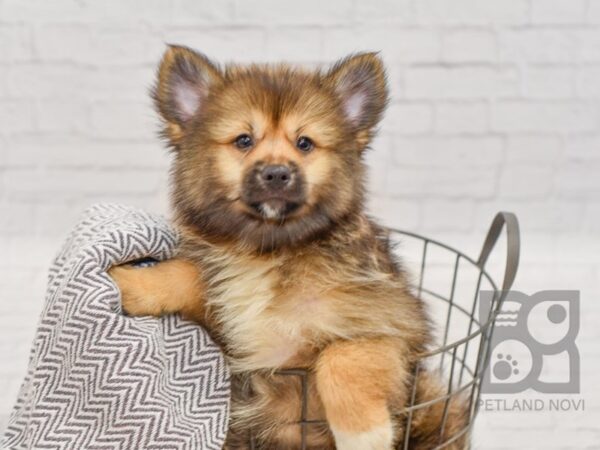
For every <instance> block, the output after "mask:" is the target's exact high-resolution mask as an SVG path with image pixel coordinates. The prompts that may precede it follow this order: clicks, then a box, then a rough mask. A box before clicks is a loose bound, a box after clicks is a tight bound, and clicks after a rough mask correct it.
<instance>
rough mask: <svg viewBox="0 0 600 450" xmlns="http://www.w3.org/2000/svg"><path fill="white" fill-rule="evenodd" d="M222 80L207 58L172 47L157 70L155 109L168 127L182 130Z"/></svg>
mask: <svg viewBox="0 0 600 450" xmlns="http://www.w3.org/2000/svg"><path fill="white" fill-rule="evenodd" d="M221 81H222V76H221V73H220V71H219V69H218V67H217V66H216V65H215V64H213V63H212V62H211V61H210V60H209V59H208V58H207V57H206V56H204V55H202V54H201V53H198V52H195V51H193V50H191V49H189V48H186V47H181V46H175V45H171V46H169V48H168V49H167V51H166V52H165V54H164V56H163V59H162V61H161V63H160V66H159V69H158V80H157V82H156V86H155V88H154V91H153V97H154V101H155V104H156V108H157V109H158V111H159V112H160V114H161V115H162V117H163V119H164V120H165V121H166V122H167V124H168V126H169V128H175V129H179V130H181V128H183V127H185V125H186V124H187V123H188V122H189V121H190V119H191V118H192V117H194V115H195V114H196V113H197V112H198V111H199V110H200V108H202V106H203V102H205V101H206V98H207V97H208V93H209V92H210V90H211V89H212V88H213V87H214V86H215V85H216V84H217V83H220V82H221Z"/></svg>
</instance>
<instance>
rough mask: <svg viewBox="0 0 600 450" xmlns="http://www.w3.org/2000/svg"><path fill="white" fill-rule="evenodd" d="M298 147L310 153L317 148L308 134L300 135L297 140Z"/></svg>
mask: <svg viewBox="0 0 600 450" xmlns="http://www.w3.org/2000/svg"><path fill="white" fill-rule="evenodd" d="M296 147H297V148H298V150H301V151H303V152H306V153H308V152H310V151H311V150H312V149H313V148H315V144H314V142H313V141H311V140H310V139H309V138H307V137H306V136H300V137H299V138H298V140H297V141H296Z"/></svg>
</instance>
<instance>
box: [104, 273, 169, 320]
mask: <svg viewBox="0 0 600 450" xmlns="http://www.w3.org/2000/svg"><path fill="white" fill-rule="evenodd" d="M149 272H150V271H149V270H148V269H144V268H137V267H134V266H131V265H123V266H115V267H112V268H111V269H110V270H109V271H108V274H109V275H110V277H111V278H112V279H113V281H114V282H115V284H116V285H117V287H118V288H119V291H120V292H121V305H122V306H123V310H124V311H125V312H126V313H127V314H129V315H131V316H145V315H159V314H160V309H159V310H157V308H156V302H155V301H154V299H153V297H154V295H155V292H153V289H152V286H151V284H152V283H150V282H149V277H151V276H152V274H151V273H149Z"/></svg>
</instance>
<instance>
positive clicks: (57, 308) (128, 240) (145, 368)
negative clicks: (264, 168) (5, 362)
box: [0, 205, 229, 450]
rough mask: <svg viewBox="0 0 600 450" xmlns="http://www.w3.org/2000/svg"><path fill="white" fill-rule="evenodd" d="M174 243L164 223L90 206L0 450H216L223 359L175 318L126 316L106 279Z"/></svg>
mask: <svg viewBox="0 0 600 450" xmlns="http://www.w3.org/2000/svg"><path fill="white" fill-rule="evenodd" d="M176 241H177V236H176V234H175V233H174V231H173V230H172V229H171V228H170V226H169V225H168V223H167V222H166V221H165V220H164V219H162V218H160V217H156V216H152V215H149V214H147V213H144V212H141V211H138V210H134V209H131V208H126V207H122V206H117V205H98V206H94V207H92V208H90V209H89V210H88V211H87V212H86V213H85V214H84V217H83V218H82V220H81V222H80V223H79V224H78V225H77V226H76V228H75V229H74V231H73V232H72V233H71V235H70V237H69V238H68V240H67V242H66V244H65V245H64V247H63V249H62V251H61V252H60V253H59V255H58V256H57V258H56V260H55V261H54V263H53V265H52V267H51V269H50V275H49V281H48V289H47V294H46V301H45V307H44V310H43V312H42V316H41V319H40V322H39V326H38V329H37V333H36V337H35V340H34V343H33V348H32V351H31V358H30V363H29V369H28V373H27V375H26V377H25V380H24V382H23V385H22V387H21V390H20V393H19V396H18V399H17V401H16V404H15V406H14V409H13V412H12V414H11V417H10V419H9V423H8V428H7V429H6V431H5V432H4V435H3V436H2V437H1V438H0V447H2V448H7V449H25V448H28V449H42V448H43V449H77V450H82V449H88V450H89V449H98V450H100V449H103V450H104V449H106V450H109V449H110V450H116V449H123V450H135V449H157V450H158V449H160V450H166V449H198V450H203V449H221V448H222V446H223V442H224V440H225V434H226V431H227V420H228V419H227V418H228V413H229V372H228V369H227V367H226V364H225V360H224V358H223V355H222V354H221V352H220V351H219V348H218V347H217V346H216V345H215V344H214V343H213V342H212V341H211V339H210V338H209V336H208V334H207V333H206V332H205V331H204V330H203V329H202V328H201V327H199V326H198V325H196V324H193V323H191V322H188V321H184V320H183V319H181V318H180V317H179V316H167V317H162V318H160V319H157V318H152V317H128V316H126V315H123V313H122V310H121V303H120V295H119V291H118V289H117V287H116V286H115V285H114V284H113V282H112V281H111V279H110V277H109V276H108V275H107V273H106V271H107V270H108V269H109V268H110V267H111V266H113V265H116V264H120V263H123V262H127V261H132V260H137V259H140V258H145V257H152V258H155V259H157V260H162V259H166V258H169V257H170V256H171V255H172V252H173V249H174V247H175V244H176ZM138 270H144V269H142V268H140V269H138Z"/></svg>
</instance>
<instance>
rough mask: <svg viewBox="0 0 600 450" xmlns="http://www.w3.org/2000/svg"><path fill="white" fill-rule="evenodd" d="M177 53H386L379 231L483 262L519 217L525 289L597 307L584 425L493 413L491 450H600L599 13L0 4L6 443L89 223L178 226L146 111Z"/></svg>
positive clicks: (589, 340)
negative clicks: (408, 233)
mask: <svg viewBox="0 0 600 450" xmlns="http://www.w3.org/2000/svg"><path fill="white" fill-rule="evenodd" d="M165 42H169V43H179V44H185V45H188V46H191V47H195V48H197V49H199V50H201V51H203V52H205V53H206V54H208V55H209V56H212V57H214V58H215V59H216V60H219V61H232V60H235V61H238V62H246V61H275V60H285V61H289V62H295V63H302V64H307V65H316V64H322V63H325V62H329V61H333V60H334V59H336V58H339V57H342V56H344V55H345V54H346V53H348V52H353V51H358V50H363V49H368V50H381V52H382V56H383V58H384V59H385V62H386V64H387V66H388V68H389V80H390V85H391V90H392V103H391V105H390V108H389V111H388V113H387V116H386V118H385V119H384V121H383V124H382V127H381V132H380V135H379V136H378V138H377V140H376V142H375V143H374V144H373V151H371V152H370V153H369V155H368V162H369V164H370V166H371V168H372V170H371V177H370V190H371V200H372V201H371V206H370V207H371V210H372V212H373V214H374V215H376V216H377V217H379V218H381V219H382V220H383V221H384V222H385V223H386V224H390V225H395V226H397V227H401V228H406V229H411V230H414V231H417V232H420V233H424V234H428V235H431V236H433V237H436V238H439V239H442V240H444V241H447V242H449V243H451V244H454V245H456V246H458V247H460V248H462V249H464V250H466V251H467V252H468V253H470V254H472V255H475V254H476V252H477V250H478V248H479V246H480V244H481V242H482V239H483V235H484V231H485V229H486V228H487V226H488V225H489V222H490V221H491V219H492V217H493V214H494V212H496V211H497V210H500V209H504V210H512V211H514V212H516V213H517V214H518V215H519V218H520V219H521V224H522V231H523V259H522V266H521V271H520V275H519V277H518V279H517V283H516V284H515V287H516V288H518V289H520V290H523V291H526V292H531V293H532V292H535V291H538V290H541V289H553V288H554V289H580V290H581V291H582V310H583V314H582V325H581V332H580V336H579V338H578V345H579V349H580V352H581V361H582V393H581V396H578V398H584V399H585V402H586V403H585V408H586V411H585V412H584V413H581V412H572V411H571V412H550V411H538V412H531V413H525V412H523V413H515V412H494V413H484V414H483V415H482V416H481V417H480V420H479V421H478V426H477V445H476V448H482V449H516V448H541V447H540V446H541V445H542V443H543V445H542V446H543V448H548V449H567V448H573V449H574V448H577V449H582V448H590V449H591V448H599V445H600V444H599V442H600V430H599V427H598V423H599V422H600V395H599V394H600V389H599V388H598V385H597V382H596V380H595V373H596V372H597V371H598V370H599V369H600V351H599V350H600V349H599V347H598V344H597V342H598V339H599V338H600V332H599V331H598V330H599V328H600V327H598V326H597V322H598V320H600V299H598V298H597V297H598V294H600V281H599V280H600V237H599V232H600V102H599V100H600V0H377V1H376V0H370V1H365V2H363V1H359V0H354V1H343V0H328V1H327V0H302V1H293V2H292V1H281V0H262V1H244V0H220V1H219V0H207V1H204V0H144V1H142V0H128V1H122V0H102V1H96V2H93V1H91V0H0V249H1V250H0V254H1V255H2V257H1V258H0V424H1V420H2V419H1V417H2V416H3V415H6V414H8V412H9V410H10V406H11V404H12V402H13V401H14V398H15V396H16V392H17V389H18V386H19V383H20V380H21V377H22V376H23V374H24V371H25V367H26V364H27V357H28V350H29V345H30V342H31V339H32V336H33V333H34V330H35V325H36V321H37V318H38V314H39V311H40V308H41V305H42V302H43V292H44V283H45V277H46V269H47V267H48V264H49V261H50V259H51V258H52V256H53V253H54V252H55V251H56V249H57V248H58V246H59V245H60V243H61V240H62V239H63V237H64V236H65V233H66V231H67V230H68V229H69V228H70V227H71V226H72V225H73V223H74V221H75V220H76V218H77V216H78V214H79V213H80V212H81V211H82V209H83V208H85V207H86V205H89V204H90V203H93V202H97V201H118V202H122V203H127V204H131V205H135V206H141V207H143V208H146V209H148V210H150V211H156V212H165V213H166V212H168V206H167V181H166V179H167V167H168V163H169V157H168V155H167V153H166V151H165V150H164V149H163V148H162V146H161V144H160V142H159V140H158V138H157V137H156V131H157V128H158V127H157V125H158V121H157V118H156V115H155V114H154V112H153V110H152V108H151V104H150V101H149V98H148V95H147V94H148V88H149V86H150V85H151V83H152V79H153V75H154V69H155V66H156V64H157V62H158V60H159V58H160V55H161V52H162V51H163V49H164V43H165Z"/></svg>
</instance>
